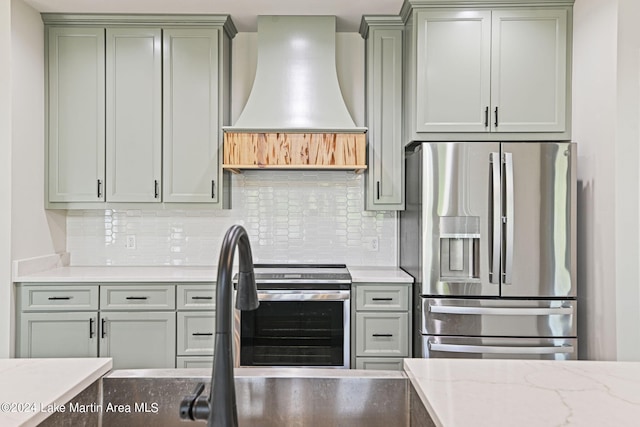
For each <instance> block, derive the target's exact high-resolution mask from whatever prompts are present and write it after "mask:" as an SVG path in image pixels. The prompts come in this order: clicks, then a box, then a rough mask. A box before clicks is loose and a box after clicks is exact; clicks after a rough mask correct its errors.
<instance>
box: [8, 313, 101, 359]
mask: <svg viewBox="0 0 640 427" xmlns="http://www.w3.org/2000/svg"><path fill="white" fill-rule="evenodd" d="M97 317H98V315H97V312H90V313H79V312H76V313H21V315H20V325H19V328H20V330H19V331H18V334H19V344H18V349H17V352H18V357H96V356H97V355H98V338H97V335H98V332H97Z"/></svg>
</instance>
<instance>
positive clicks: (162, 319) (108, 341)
mask: <svg viewBox="0 0 640 427" xmlns="http://www.w3.org/2000/svg"><path fill="white" fill-rule="evenodd" d="M100 326H101V335H100V337H101V338H100V357H112V358H113V368H114V369H138V368H175V364H176V314H175V312H173V311H172V312H164V313H160V312H130V313H126V312H113V313H105V312H103V313H101V324H100Z"/></svg>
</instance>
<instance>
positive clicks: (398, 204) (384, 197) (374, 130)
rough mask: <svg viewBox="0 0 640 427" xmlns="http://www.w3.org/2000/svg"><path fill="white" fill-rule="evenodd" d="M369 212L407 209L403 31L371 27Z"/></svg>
mask: <svg viewBox="0 0 640 427" xmlns="http://www.w3.org/2000/svg"><path fill="white" fill-rule="evenodd" d="M366 53H367V125H368V127H369V131H368V134H369V135H368V137H369V150H368V155H369V159H368V161H369V164H368V167H369V169H368V171H367V180H366V185H367V188H366V195H367V197H366V209H367V210H398V209H404V197H403V196H404V192H403V179H404V150H403V149H402V64H403V60H402V29H401V28H398V29H391V28H374V27H372V28H370V30H369V36H368V40H367V52H366Z"/></svg>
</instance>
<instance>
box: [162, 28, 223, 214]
mask: <svg viewBox="0 0 640 427" xmlns="http://www.w3.org/2000/svg"><path fill="white" fill-rule="evenodd" d="M163 37H164V39H163V51H164V58H163V60H164V76H163V77H164V81H163V93H164V110H163V114H164V120H163V126H164V132H163V134H164V178H163V183H164V189H163V200H164V201H165V202H202V203H219V202H220V201H221V200H222V197H221V189H222V182H223V181H222V169H221V168H220V163H221V162H220V159H219V156H218V153H219V151H220V141H221V139H222V135H221V130H220V129H221V126H222V125H223V123H225V119H226V118H225V117H224V116H223V115H222V113H223V112H225V111H227V110H228V108H227V107H228V103H229V101H228V90H225V89H224V86H225V78H226V79H228V77H229V76H228V72H227V69H225V68H223V67H222V66H223V65H225V64H227V67H228V62H229V61H228V59H227V58H225V57H224V56H223V55H229V50H230V45H229V43H230V41H229V40H228V39H226V38H223V36H222V35H221V34H220V33H219V31H217V30H216V29H210V28H171V29H165V30H164V32H163Z"/></svg>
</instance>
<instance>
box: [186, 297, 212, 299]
mask: <svg viewBox="0 0 640 427" xmlns="http://www.w3.org/2000/svg"><path fill="white" fill-rule="evenodd" d="M191 299H213V297H191Z"/></svg>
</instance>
